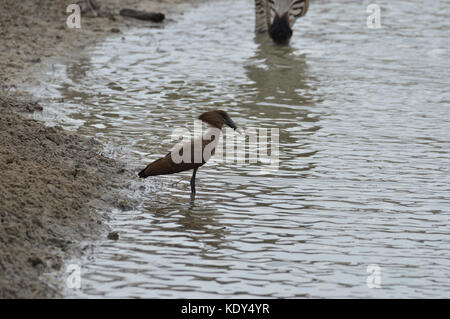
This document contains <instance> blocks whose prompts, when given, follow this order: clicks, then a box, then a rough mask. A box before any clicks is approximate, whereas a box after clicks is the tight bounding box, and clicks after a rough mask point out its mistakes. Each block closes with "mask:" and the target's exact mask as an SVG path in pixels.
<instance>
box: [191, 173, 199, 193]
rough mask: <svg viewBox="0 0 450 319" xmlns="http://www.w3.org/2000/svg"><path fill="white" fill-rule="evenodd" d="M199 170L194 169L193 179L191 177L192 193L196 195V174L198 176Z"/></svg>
mask: <svg viewBox="0 0 450 319" xmlns="http://www.w3.org/2000/svg"><path fill="white" fill-rule="evenodd" d="M197 170H198V167H197V168H194V173H192V177H191V193H192V194H195V174H197Z"/></svg>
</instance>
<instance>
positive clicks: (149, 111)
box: [38, 0, 450, 298]
mask: <svg viewBox="0 0 450 319" xmlns="http://www.w3.org/2000/svg"><path fill="white" fill-rule="evenodd" d="M377 3H379V4H380V5H381V8H382V11H381V23H382V28H381V29H376V30H373V29H368V28H367V27H366V17H367V15H368V14H367V13H366V7H367V5H368V4H369V2H363V3H362V4H361V3H359V4H358V3H356V2H355V1H339V3H337V2H335V1H315V2H313V3H312V5H311V7H310V11H309V13H308V15H307V16H306V17H305V18H303V19H301V20H299V21H298V22H297V24H296V25H295V28H294V36H293V39H292V42H291V44H290V46H287V47H280V46H275V45H273V44H272V43H271V42H270V41H267V40H265V39H264V37H263V39H259V38H257V39H255V36H254V33H253V23H254V20H253V1H244V0H217V1H210V2H208V3H205V4H201V5H198V6H197V7H195V8H193V9H192V10H191V11H188V12H186V13H185V14H184V15H183V16H180V17H177V19H176V21H175V22H172V23H168V24H167V25H165V26H164V27H163V28H146V27H141V28H135V29H132V30H129V31H127V32H126V33H125V34H122V35H113V36H111V37H110V38H108V39H107V40H106V41H105V42H103V43H101V44H99V45H97V46H94V47H91V48H89V49H88V51H87V55H86V56H85V57H80V59H79V60H77V61H73V62H70V63H62V64H56V65H54V66H53V69H52V70H50V71H49V73H48V75H49V78H50V79H52V80H49V81H48V82H47V83H46V84H45V88H44V89H40V90H38V91H39V92H38V93H39V94H40V95H41V96H46V97H47V98H48V99H49V101H51V105H53V106H54V108H51V109H49V110H48V111H47V112H46V113H45V114H44V115H43V118H44V119H46V120H47V121H49V122H52V120H56V121H63V123H64V124H63V126H65V127H66V128H69V129H72V130H77V131H79V132H81V133H83V134H86V135H88V136H95V137H97V138H98V139H100V140H103V141H106V142H110V143H111V145H115V148H113V149H111V154H112V155H113V156H116V157H119V158H122V159H125V160H126V161H127V162H129V164H130V166H131V167H134V168H136V171H137V170H138V169H139V168H142V167H143V166H144V165H146V164H147V163H148V162H150V161H151V160H153V159H156V158H158V157H159V156H161V155H165V154H166V153H167V152H168V150H169V149H170V148H171V147H172V145H173V143H174V142H173V141H171V139H170V134H171V133H172V131H173V129H174V128H179V127H185V128H189V129H192V127H193V119H194V118H195V117H196V116H198V115H199V114H200V113H201V112H203V111H206V110H210V109H218V108H221V109H225V110H227V111H229V113H230V115H231V117H232V118H233V119H234V120H235V122H236V123H237V124H239V125H241V126H242V127H244V128H248V127H256V128H261V127H262V128H269V129H270V128H278V129H279V141H280V146H279V149H280V166H279V169H278V171H277V172H275V173H273V174H265V175H264V174H260V171H261V167H263V166H264V165H265V164H264V163H256V164H237V163H234V162H222V161H215V162H212V163H208V164H207V165H205V166H204V167H202V168H201V169H200V170H199V173H198V174H197V191H198V194H197V196H196V198H195V200H191V198H190V191H189V183H188V181H189V178H190V173H183V174H178V175H173V176H168V177H156V178H153V179H147V180H145V181H140V180H136V181H133V183H132V186H131V187H132V188H133V187H134V191H135V195H134V196H135V197H136V199H138V200H139V201H141V205H140V206H139V208H138V209H134V210H130V211H125V212H114V214H112V218H113V219H112V221H111V225H112V228H113V229H114V230H116V231H118V232H119V233H120V240H118V241H106V240H105V241H104V242H101V243H100V244H99V246H100V247H99V249H98V251H97V253H96V255H95V258H94V259H93V260H91V261H86V263H85V264H83V265H82V290H81V291H76V292H73V291H69V292H68V294H69V295H72V294H73V295H74V296H83V297H100V296H105V297H447V298H448V297H450V260H449V253H448V251H449V247H450V236H449V233H450V226H449V217H450V212H449V206H450V199H449V191H450V186H449V182H450V169H449V167H450V160H449V156H450V152H449V149H450V142H449V140H450V118H449V102H450V94H449V92H448V88H449V87H450V81H449V79H448V72H449V68H450V45H449V39H448V30H449V29H450V13H449V10H448V8H447V7H445V4H444V2H443V1H432V0H430V1H425V2H422V3H419V4H417V3H414V4H413V3H410V2H409V1H404V0H402V1H395V2H394V3H392V2H390V1H389V2H388V1H377ZM41 88H42V87H41ZM111 154H110V155H111ZM180 178H183V181H182V182H180V183H178V184H175V183H176V182H177V181H179V179H180ZM139 185H145V186H146V188H145V190H142V189H140V188H139ZM370 264H376V265H378V266H379V267H381V270H380V271H381V273H380V275H381V277H380V278H381V288H380V289H370V288H368V286H367V280H368V276H369V273H368V272H367V267H368V266H369V265H370ZM369 279H370V278H369Z"/></svg>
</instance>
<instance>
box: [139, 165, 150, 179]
mask: <svg viewBox="0 0 450 319" xmlns="http://www.w3.org/2000/svg"><path fill="white" fill-rule="evenodd" d="M146 170H147V167H146V168H144V169H143V170H142V171H140V172H139V174H138V176H139V177H140V178H146V177H149V176H150V175H148V174H147V173H146V172H145V171H146Z"/></svg>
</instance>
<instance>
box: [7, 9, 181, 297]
mask: <svg viewBox="0 0 450 319" xmlns="http://www.w3.org/2000/svg"><path fill="white" fill-rule="evenodd" d="M74 2H75V1H51V0H41V1H35V0H24V1H15V0H4V1H2V2H1V3H0V298H54V297H60V296H61V293H60V291H61V285H62V283H61V282H59V283H55V282H50V281H47V280H46V279H45V276H43V275H45V274H46V273H51V272H55V271H62V270H63V266H64V262H65V260H67V258H70V257H74V256H81V255H82V254H83V249H84V248H86V247H83V244H82V241H85V240H92V239H95V238H99V235H100V234H104V233H105V229H107V226H105V219H107V218H108V216H106V215H102V214H100V213H99V210H102V211H107V210H108V209H107V207H109V208H110V207H113V206H116V207H120V206H121V205H122V204H121V200H122V199H121V198H120V196H119V195H118V193H119V189H120V188H122V187H124V184H126V183H127V180H129V179H130V176H131V175H132V172H130V171H127V170H126V168H125V166H124V165H123V164H121V163H119V162H117V161H115V160H113V159H110V158H107V157H105V156H103V155H102V145H101V144H100V143H99V142H97V141H96V140H95V139H93V138H89V137H83V136H79V135H77V134H73V133H70V132H67V131H64V130H63V129H61V128H59V127H46V126H45V125H43V124H42V123H40V122H37V121H35V120H32V119H28V118H27V117H26V113H30V112H39V111H41V110H42V108H45V105H41V104H39V103H37V102H36V100H38V99H39V97H31V98H30V97H28V96H27V95H25V94H24V93H23V92H22V91H21V86H22V85H23V84H26V83H27V81H28V80H29V79H30V78H32V77H33V76H36V75H34V74H33V72H32V70H33V69H39V66H40V64H41V63H42V62H44V61H45V59H47V58H49V57H54V56H62V57H70V56H71V55H72V54H73V52H74V51H75V50H80V49H82V48H83V47H85V46H87V45H89V44H92V43H93V42H95V41H100V40H101V39H103V38H104V37H106V36H107V35H108V34H111V32H121V30H122V29H123V28H127V27H129V26H133V25H136V24H142V25H144V26H147V25H149V23H148V22H141V21H136V20H134V19H129V18H124V17H120V16H119V14H118V12H119V10H120V8H123V7H131V8H136V9H140V10H151V11H162V12H164V13H165V14H166V17H167V16H169V17H170V12H172V11H175V10H178V12H179V11H180V10H181V8H182V7H183V6H181V5H180V4H181V3H182V1H181V0H166V1H143V0H140V1H138V0H103V1H101V0H97V1H96V2H97V3H98V4H99V5H100V10H99V13H100V14H98V15H97V16H90V17H89V16H86V17H85V18H84V17H83V19H82V29H81V30H68V29H67V27H66V25H65V21H66V18H67V13H66V12H65V9H66V7H67V5H68V4H70V3H74ZM175 4H177V5H178V7H177V6H175ZM174 8H176V9H174ZM168 13H169V14H168ZM167 14H168V15H167ZM169 19H170V18H169ZM105 237H106V236H105Z"/></svg>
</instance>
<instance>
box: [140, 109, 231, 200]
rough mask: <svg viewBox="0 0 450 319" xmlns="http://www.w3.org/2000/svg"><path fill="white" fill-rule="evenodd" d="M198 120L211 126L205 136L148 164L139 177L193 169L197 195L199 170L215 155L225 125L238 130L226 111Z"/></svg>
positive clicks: (200, 117)
mask: <svg viewBox="0 0 450 319" xmlns="http://www.w3.org/2000/svg"><path fill="white" fill-rule="evenodd" d="M198 118H199V119H200V120H202V121H203V122H205V123H207V124H208V125H209V127H208V130H207V131H206V132H205V134H203V135H202V136H199V137H196V138H193V139H191V140H190V141H188V142H185V143H180V144H178V145H177V146H175V148H174V150H173V151H171V152H169V153H168V154H167V155H166V156H164V157H162V158H160V159H158V160H156V161H154V162H153V163H150V164H148V165H147V167H146V168H144V169H143V170H142V171H140V172H139V174H138V175H139V177H141V178H146V177H148V176H157V175H167V174H175V173H179V172H184V171H188V170H191V169H193V170H194V172H193V173H192V178H191V192H192V194H195V175H196V174H197V170H198V168H199V167H200V166H202V165H204V164H205V163H206V162H207V161H208V160H209V159H210V157H211V156H213V155H214V153H215V150H216V146H217V144H218V143H219V136H220V133H221V132H222V127H223V125H224V124H226V125H228V126H229V127H231V128H232V129H234V130H236V129H237V127H236V125H235V124H234V122H233V120H231V118H230V117H229V116H228V114H227V112H225V111H221V110H215V111H210V112H205V113H203V114H202V115H200V116H199V117H198Z"/></svg>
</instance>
